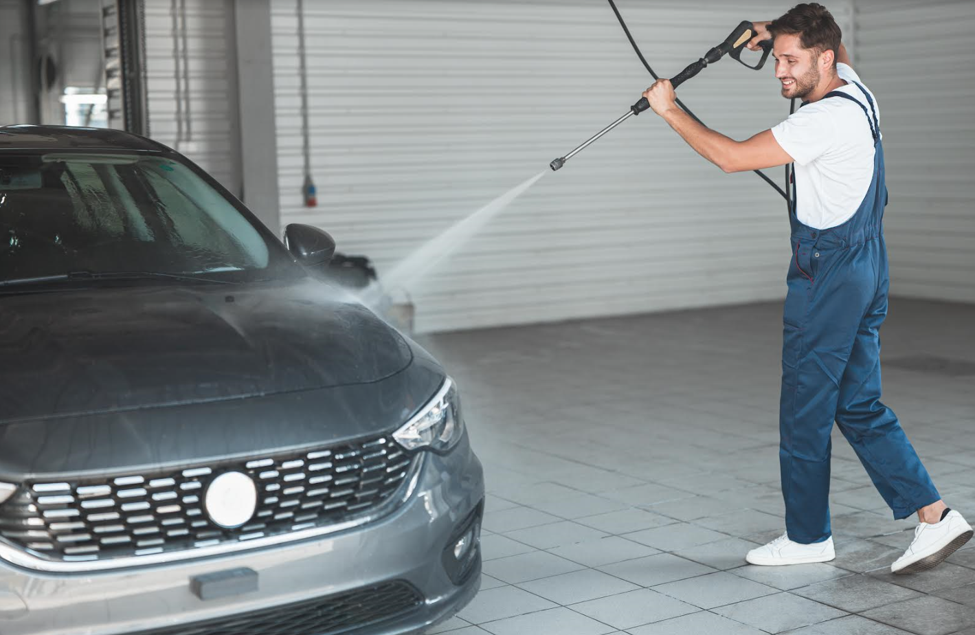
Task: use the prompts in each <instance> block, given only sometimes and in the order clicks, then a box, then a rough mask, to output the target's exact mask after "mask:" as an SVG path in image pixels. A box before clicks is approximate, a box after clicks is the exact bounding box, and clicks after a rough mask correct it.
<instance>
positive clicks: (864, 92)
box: [850, 80, 880, 131]
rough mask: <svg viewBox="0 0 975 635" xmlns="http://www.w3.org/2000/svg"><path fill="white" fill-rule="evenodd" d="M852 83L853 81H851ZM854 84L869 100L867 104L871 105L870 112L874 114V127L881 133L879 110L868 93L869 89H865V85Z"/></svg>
mask: <svg viewBox="0 0 975 635" xmlns="http://www.w3.org/2000/svg"><path fill="white" fill-rule="evenodd" d="M850 81H853V80H850ZM853 84H854V85H855V86H856V87H857V88H859V89H860V92H861V93H863V96H864V97H866V98H867V103H868V104H870V112H871V114H873V127H874V128H876V129H877V130H878V131H879V130H880V120H879V119H877V108H876V107H875V106H874V103H873V97H871V96H870V93H868V92H867V89H866V88H864V87H863V84H861V83H860V82H853Z"/></svg>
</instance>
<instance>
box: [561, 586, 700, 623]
mask: <svg viewBox="0 0 975 635" xmlns="http://www.w3.org/2000/svg"><path fill="white" fill-rule="evenodd" d="M572 610H574V611H578V612H579V613H582V614H583V615H588V616H589V617H592V618H593V619H596V620H599V621H600V622H603V623H606V624H609V625H611V626H614V627H616V628H619V629H624V630H629V629H631V628H634V627H636V626H641V625H643V624H650V623H652V622H659V621H660V620H666V619H669V618H672V617H677V616H679V615H686V614H688V613H695V612H697V611H698V610H699V609H698V608H697V607H695V606H692V605H690V604H686V603H684V602H681V601H679V600H675V599H673V598H670V597H667V596H666V595H663V594H660V593H657V592H656V591H652V590H650V589H640V590H638V591H631V592H629V593H622V594H619V595H614V596H612V597H608V598H603V599H601V600H592V601H590V602H583V603H581V604H575V605H573V606H572Z"/></svg>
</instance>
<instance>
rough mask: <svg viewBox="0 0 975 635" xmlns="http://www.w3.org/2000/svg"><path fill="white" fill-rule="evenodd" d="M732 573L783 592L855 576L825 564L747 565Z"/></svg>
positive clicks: (732, 570) (733, 570)
mask: <svg viewBox="0 0 975 635" xmlns="http://www.w3.org/2000/svg"><path fill="white" fill-rule="evenodd" d="M730 573H733V574H734V575H737V576H741V577H743V578H747V579H749V580H752V581H754V582H760V583H762V584H766V585H768V586H770V587H775V588H776V589H781V590H783V591H789V590H791V589H798V588H800V587H804V586H808V585H810V584H816V583H817V582H825V581H826V580H833V579H836V578H842V577H845V576H848V575H853V574H852V573H851V572H850V571H846V570H844V569H839V568H837V567H833V566H830V565H829V564H823V563H819V564H796V565H791V566H788V567H759V566H754V565H746V566H744V567H739V568H737V569H731V571H730Z"/></svg>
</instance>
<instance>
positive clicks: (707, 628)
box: [629, 611, 765, 635]
mask: <svg viewBox="0 0 975 635" xmlns="http://www.w3.org/2000/svg"><path fill="white" fill-rule="evenodd" d="M629 632H630V633H631V635H765V631H761V630H759V629H757V628H755V627H754V626H748V625H747V624H742V623H740V622H735V621H733V620H729V619H728V618H726V617H721V616H720V615H715V614H714V613H709V612H707V611H700V612H698V613H691V614H690V615H684V616H681V617H675V618H672V619H669V620H664V621H662V622H656V623H654V624H648V625H646V626H638V627H636V628H631V629H630V630H629Z"/></svg>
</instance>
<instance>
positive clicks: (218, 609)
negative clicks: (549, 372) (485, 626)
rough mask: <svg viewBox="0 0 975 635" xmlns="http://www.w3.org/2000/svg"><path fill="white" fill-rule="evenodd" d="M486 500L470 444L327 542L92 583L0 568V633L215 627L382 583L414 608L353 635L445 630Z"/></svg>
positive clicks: (426, 465) (467, 594)
mask: <svg viewBox="0 0 975 635" xmlns="http://www.w3.org/2000/svg"><path fill="white" fill-rule="evenodd" d="M483 498H484V481H483V471H482V468H481V464H480V462H479V461H478V459H477V457H476V456H475V455H474V453H473V451H472V450H471V447H470V443H469V440H468V437H467V435H466V434H465V436H464V438H463V439H462V440H461V441H460V443H459V444H458V445H457V447H456V448H454V449H453V450H452V451H451V452H450V453H449V454H447V455H443V456H441V455H437V454H434V453H425V454H424V456H423V459H422V465H421V466H420V469H419V472H418V478H417V483H416V487H415V489H414V491H413V494H412V495H411V496H410V498H409V499H408V500H407V501H406V502H405V503H404V504H403V505H402V506H401V507H400V508H399V509H397V510H396V511H394V512H393V513H392V514H390V515H389V516H387V517H385V518H382V519H380V520H378V521H376V522H374V523H371V524H369V525H365V526H362V527H358V528H355V529H352V530H349V531H347V532H344V533H340V534H334V535H330V536H328V537H327V538H323V539H317V540H309V541H305V542H300V543H288V544H284V545H279V546H276V547H272V548H267V549H262V550H255V551H245V552H241V553H237V554H234V555H232V556H225V557H219V558H210V559H203V560H188V561H184V562H180V563H176V564H171V565H160V566H152V567H144V568H137V569H126V570H119V571H107V572H98V573H90V574H47V573H40V572H36V571H30V570H26V569H21V568H18V567H14V566H12V565H9V564H7V563H5V562H2V561H0V633H3V634H4V635H82V634H84V635H121V634H129V633H142V632H146V631H148V632H150V633H151V632H152V631H155V630H163V629H168V628H171V627H173V626H176V625H179V624H191V623H194V622H204V621H210V620H217V619H219V618H222V617H227V616H233V615H241V614H246V613H251V612H257V611H262V610H265V609H270V608H271V607H275V606H280V605H286V604H292V603H299V602H302V601H304V600H308V599H311V598H319V597H327V596H332V595H338V594H341V593H344V592H347V591H351V590H355V589H358V588H362V587H367V586H371V585H376V584H381V583H384V582H388V581H403V582H406V583H408V584H410V585H412V586H413V587H414V588H415V589H416V590H417V591H419V593H420V595H421V596H422V598H423V601H422V603H421V605H420V607H419V608H418V609H416V610H414V611H411V612H409V613H408V614H403V615H402V616H401V617H398V618H394V619H391V620H390V621H387V622H384V623H383V624H381V625H377V626H375V627H370V628H366V629H360V630H356V631H354V632H355V633H356V635H373V634H374V633H375V634H378V633H383V634H384V635H401V634H406V633H415V632H419V631H421V630H423V629H426V628H428V627H429V626H432V625H433V624H436V623H438V622H440V621H443V620H445V619H448V618H449V617H451V616H452V615H453V614H455V613H456V612H457V611H459V610H460V609H461V608H463V607H464V605H466V604H467V603H468V602H469V601H470V600H471V599H472V598H473V597H474V595H475V594H476V593H477V590H478V588H479V585H480V575H479V574H480V559H479V556H478V560H477V562H476V564H475V570H474V571H473V572H472V573H471V574H470V575H468V576H467V577H466V578H465V579H464V581H463V582H462V583H461V584H459V585H458V584H454V583H453V582H452V581H451V580H450V577H449V576H448V573H447V571H446V570H445V568H444V565H443V562H442V556H443V553H444V550H445V549H447V548H448V547H449V544H448V543H449V542H450V541H451V538H452V537H453V536H454V534H455V533H456V530H457V528H458V526H459V525H460V524H461V523H463V521H464V520H465V519H466V518H468V516H469V515H470V514H471V513H472V512H473V511H474V510H475V509H477V507H478V505H479V504H480V503H481V501H482V500H483ZM242 567H244V568H247V569H250V570H252V571H254V572H256V573H257V577H258V590H257V591H253V592H247V593H243V594H240V595H231V596H228V597H221V598H217V599H210V600H201V599H200V598H199V597H198V596H197V595H195V594H194V592H193V591H192V589H191V581H192V580H193V579H194V578H199V576H206V575H208V574H214V573H219V572H225V571H228V570H232V569H238V568H242Z"/></svg>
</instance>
